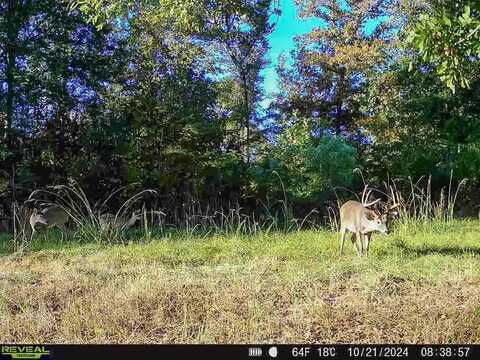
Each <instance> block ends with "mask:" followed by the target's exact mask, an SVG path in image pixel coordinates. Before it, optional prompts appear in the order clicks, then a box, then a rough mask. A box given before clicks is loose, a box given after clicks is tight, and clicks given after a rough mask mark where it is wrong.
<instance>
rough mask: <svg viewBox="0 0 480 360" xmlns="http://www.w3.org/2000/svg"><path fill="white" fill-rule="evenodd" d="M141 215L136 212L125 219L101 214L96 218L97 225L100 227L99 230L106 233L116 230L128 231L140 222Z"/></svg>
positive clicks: (124, 217) (119, 216)
mask: <svg viewBox="0 0 480 360" xmlns="http://www.w3.org/2000/svg"><path fill="white" fill-rule="evenodd" d="M141 217H142V214H141V212H140V211H136V212H134V213H133V214H132V216H130V217H129V218H127V217H126V216H121V215H118V216H116V215H114V214H109V213H107V214H102V215H99V217H98V223H99V225H100V229H101V230H102V231H106V230H108V229H112V228H114V229H118V230H128V229H130V228H131V227H132V226H133V225H135V223H136V222H137V221H138V220H140V219H141Z"/></svg>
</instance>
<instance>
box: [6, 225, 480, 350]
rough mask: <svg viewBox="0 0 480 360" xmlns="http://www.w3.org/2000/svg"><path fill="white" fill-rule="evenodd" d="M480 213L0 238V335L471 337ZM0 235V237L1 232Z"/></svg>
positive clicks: (479, 325) (478, 308) (44, 338)
mask: <svg viewBox="0 0 480 360" xmlns="http://www.w3.org/2000/svg"><path fill="white" fill-rule="evenodd" d="M478 230H480V222H478V221H454V222H450V223H437V224H427V225H425V226H421V225H416V226H414V227H410V228H407V227H401V228H397V229H396V231H395V232H394V233H393V234H391V235H389V236H381V235H377V236H375V237H374V241H373V244H372V247H371V250H370V252H371V253H370V256H369V257H368V258H358V257H357V256H356V255H355V254H354V249H353V246H352V244H351V243H350V242H349V243H348V244H347V247H346V252H347V253H346V255H344V256H343V257H342V258H339V256H338V237H337V234H335V233H332V232H327V231H300V232H295V233H290V234H282V233H272V234H269V235H263V236H256V237H241V236H220V235H218V236H207V237H200V236H198V237H193V236H187V235H182V234H179V233H177V234H172V235H171V236H169V237H163V238H157V239H155V240H154V241H151V242H149V243H143V244H141V243H136V244H130V245H127V246H101V245H95V244H82V245H80V244H75V243H68V244H63V245H61V244H58V243H55V242H53V241H50V242H47V243H45V242H44V243H42V242H41V241H40V240H41V239H38V240H37V241H36V242H35V243H34V244H32V246H31V248H30V250H29V252H28V253H27V254H26V255H23V256H14V255H11V254H7V253H6V244H5V241H7V238H6V237H3V238H0V239H3V240H4V243H3V244H0V343H11V342H49V343H83V342H88V343H106V342H114V343H257V342H259V343H262V342H275V343H276V342H289V343H303V342H306V343H313V342H318V343H337V342H358V343H371V342H381V343H383V342H387V343H396V342H402V343H418V342H425V343H452V342H453V343H478V342H480V236H479V234H478ZM1 241H2V240H0V242H1Z"/></svg>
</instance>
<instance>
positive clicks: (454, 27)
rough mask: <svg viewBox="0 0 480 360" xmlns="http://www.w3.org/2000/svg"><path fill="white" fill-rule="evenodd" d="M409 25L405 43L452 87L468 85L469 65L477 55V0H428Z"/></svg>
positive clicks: (479, 30) (479, 13)
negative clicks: (422, 11)
mask: <svg viewBox="0 0 480 360" xmlns="http://www.w3.org/2000/svg"><path fill="white" fill-rule="evenodd" d="M429 5H430V6H428V7H426V9H425V10H424V13H423V14H421V16H420V17H419V18H418V19H415V22H414V23H413V24H412V25H411V30H410V33H409V36H408V38H407V43H408V44H410V45H412V46H413V48H414V49H416V50H417V51H419V53H420V55H421V56H422V59H423V60H424V62H427V63H431V64H433V65H434V66H435V68H436V71H437V74H438V76H439V77H440V79H441V80H442V81H443V82H444V83H445V84H446V85H447V86H448V87H449V88H450V89H451V90H452V91H453V92H455V89H456V88H457V87H459V86H460V87H462V88H465V87H469V85H470V80H471V77H470V76H469V74H470V73H471V69H472V66H474V65H475V63H476V62H477V61H478V58H479V56H480V3H479V2H478V1H466V0H464V1H431V4H429Z"/></svg>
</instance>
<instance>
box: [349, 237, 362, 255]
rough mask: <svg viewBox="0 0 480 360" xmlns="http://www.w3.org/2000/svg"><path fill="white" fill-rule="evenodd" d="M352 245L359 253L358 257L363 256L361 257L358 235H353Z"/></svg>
mask: <svg viewBox="0 0 480 360" xmlns="http://www.w3.org/2000/svg"><path fill="white" fill-rule="evenodd" d="M351 240H352V244H353V245H355V251H356V252H357V255H358V256H361V255H360V250H361V249H360V248H359V247H358V243H357V234H356V233H352V239H351Z"/></svg>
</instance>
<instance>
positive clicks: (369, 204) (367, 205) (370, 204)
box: [363, 198, 380, 207]
mask: <svg viewBox="0 0 480 360" xmlns="http://www.w3.org/2000/svg"><path fill="white" fill-rule="evenodd" d="M379 201H380V198H378V199H377V200H375V201H372V202H371V203H368V204H363V207H369V206H372V205H373V204H376V203H377V202H379Z"/></svg>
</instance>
